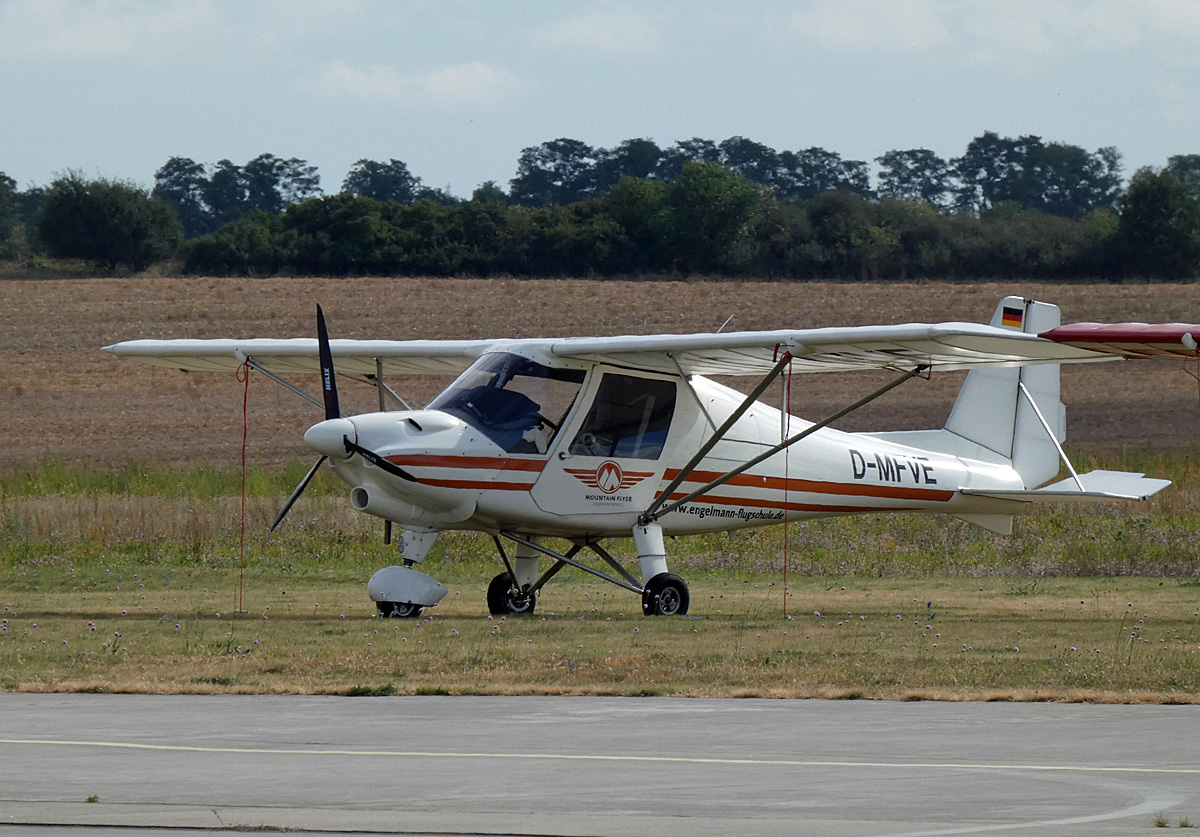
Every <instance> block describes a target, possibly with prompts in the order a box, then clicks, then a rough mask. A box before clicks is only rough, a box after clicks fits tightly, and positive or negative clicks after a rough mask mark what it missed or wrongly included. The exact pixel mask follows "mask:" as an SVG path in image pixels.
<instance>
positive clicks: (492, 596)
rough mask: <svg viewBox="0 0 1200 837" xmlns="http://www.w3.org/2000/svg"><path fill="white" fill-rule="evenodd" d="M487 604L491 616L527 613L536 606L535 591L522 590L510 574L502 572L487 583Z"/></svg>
mask: <svg viewBox="0 0 1200 837" xmlns="http://www.w3.org/2000/svg"><path fill="white" fill-rule="evenodd" d="M487 604H488V613H490V614H492V615H493V616H515V615H528V614H530V613H533V609H534V608H535V607H537V593H535V592H533V591H532V590H529V591H525V592H522V590H521V588H519V587H517V586H516V584H514V583H513V578H512V576H511V575H509V574H508V573H507V572H502V573H500V575H498V576H496V577H495V578H493V579H492V583H491V584H489V585H488V590H487Z"/></svg>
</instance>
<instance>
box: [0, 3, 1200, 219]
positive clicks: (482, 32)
mask: <svg viewBox="0 0 1200 837" xmlns="http://www.w3.org/2000/svg"><path fill="white" fill-rule="evenodd" d="M984 131H995V132H996V133H998V134H1000V135H1001V136H1014V137H1015V136H1021V135H1026V134H1034V135H1037V136H1040V137H1041V138H1042V139H1043V140H1045V141H1057V142H1066V143H1071V144H1074V145H1079V146H1082V147H1084V148H1085V149H1087V150H1089V151H1094V150H1096V149H1097V148H1100V147H1104V146H1115V147H1116V148H1117V149H1118V150H1119V151H1120V152H1121V153H1122V155H1123V160H1124V172H1125V174H1126V176H1128V175H1130V174H1132V173H1133V172H1134V171H1135V170H1136V169H1137V168H1139V167H1142V166H1162V165H1164V164H1165V163H1166V161H1167V158H1168V157H1170V156H1171V155H1173V154H1187V153H1200V0H793V2H769V0H730V2H718V1H717V0H688V1H687V2H684V0H680V1H679V2H669V1H668V0H644V2H629V3H620V2H613V0H608V2H603V3H601V2H589V1H587V0H554V1H553V2H552V1H551V0H510V2H497V0H0V171H2V172H5V173H6V174H8V176H10V177H12V178H13V179H14V180H16V181H17V184H18V187H19V188H26V187H28V186H29V185H47V184H49V182H50V181H51V180H53V179H54V177H55V176H56V175H57V174H61V173H63V172H65V171H67V170H74V171H78V172H81V173H82V174H84V175H85V176H89V177H91V176H96V177H99V176H103V177H110V178H120V179H124V180H132V181H135V182H137V183H140V184H143V185H146V186H150V185H152V184H153V181H154V173H155V171H157V170H158V168H159V167H161V166H162V165H163V163H165V162H166V161H167V160H168V159H169V158H171V157H175V156H179V157H188V158H191V159H193V160H195V161H196V162H199V163H204V164H207V165H210V166H211V165H213V164H215V163H216V162H217V161H219V160H222V159H229V160H232V161H233V162H234V163H238V164H243V163H245V162H247V161H249V160H250V159H252V158H253V157H255V156H257V155H259V154H262V153H271V154H274V155H276V156H278V157H283V158H291V157H297V158H300V159H303V160H306V161H308V162H309V163H310V164H312V165H315V166H316V167H317V168H318V171H319V173H320V175H321V185H322V187H323V189H324V190H325V191H326V192H336V191H338V190H339V189H340V186H341V182H342V180H343V178H344V177H345V175H346V173H347V171H349V169H350V168H351V166H353V164H354V163H355V161H357V160H359V159H364V158H365V159H371V160H382V161H386V160H389V159H392V158H395V159H399V160H402V161H404V162H405V163H406V164H407V165H408V167H409V170H410V171H411V172H412V173H413V174H415V175H417V176H418V177H420V178H421V180H422V181H423V182H424V183H425V184H426V185H428V186H433V187H438V188H448V189H449V190H450V191H451V192H452V193H453V194H456V195H460V196H463V197H466V196H469V195H470V193H471V191H472V190H473V189H474V188H475V187H476V186H478V185H479V184H480V183H483V182H484V181H487V180H493V181H496V182H497V183H499V184H500V185H501V186H502V187H504V188H507V185H508V181H509V180H510V179H511V178H512V177H513V176H514V174H515V173H516V167H517V160H518V158H519V156H520V153H521V150H522V149H523V148H526V147H529V146H536V145H539V144H541V143H543V142H547V141H550V140H553V139H556V138H559V137H570V138H573V139H578V140H582V141H583V142H585V143H587V144H589V145H592V146H595V147H604V148H608V147H612V146H615V145H617V144H618V143H620V142H621V141H622V140H626V139H631V138H635V137H647V138H650V139H652V140H654V141H656V142H657V143H659V144H660V145H662V146H664V147H665V146H669V145H671V144H673V143H674V142H676V141H678V140H684V139H690V138H692V137H702V138H706V139H712V140H715V141H718V142H719V141H720V140H723V139H725V138H727V137H731V136H738V135H740V136H745V137H748V138H750V139H752V140H755V141H757V142H760V143H764V144H766V145H768V146H770V147H772V148H775V149H777V150H785V149H788V150H799V149H803V148H809V147H813V146H820V147H823V148H825V149H827V150H830V151H836V152H837V153H839V154H841V155H842V157H843V158H846V159H852V160H865V161H868V162H869V161H873V160H874V159H875V158H876V157H879V156H880V155H882V154H884V153H885V152H887V151H890V150H898V149H910V148H929V149H932V150H933V151H935V152H937V153H938V154H940V155H941V156H943V157H946V158H950V157H954V156H958V155H960V154H961V153H962V152H963V151H964V150H965V148H966V146H967V143H969V142H970V140H971V139H972V138H974V137H977V136H979V135H980V134H982V133H983V132H984Z"/></svg>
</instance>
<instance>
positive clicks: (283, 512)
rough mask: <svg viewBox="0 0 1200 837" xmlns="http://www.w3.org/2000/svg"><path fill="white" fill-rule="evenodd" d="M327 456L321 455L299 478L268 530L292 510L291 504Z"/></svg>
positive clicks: (298, 496) (270, 530)
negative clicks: (302, 477) (300, 478)
mask: <svg viewBox="0 0 1200 837" xmlns="http://www.w3.org/2000/svg"><path fill="white" fill-rule="evenodd" d="M328 458H329V457H328V456H322V457H321V458H320V459H318V460H317V464H316V465H313V466H312V467H311V468H309V469H308V473H307V474H305V475H304V479H302V480H300V484H299V485H298V486H296V488H295V490H294V491H292V493H291V494H289V495H288V498H287V502H286V503H284V504H283V508H282V509H280V510H279V514H277V515H275V522H274V523H272V524H271V528H270V529H268V530H267V531H268V532H274V531H275V528H276V527H277V526H279V524H280V523H283V519H284V518H285V517H287V513H288V512H290V511H291V510H292V506H293V505H294V504H295V502H296V501H297V500H299V499H300V495H301V494H303V493H304V489H306V488H308V484H309V483H310V482H312V478H313V477H315V476H316V475H317V469H318V468H320V467H321V466H322V465H324V464H325V460H326V459H328Z"/></svg>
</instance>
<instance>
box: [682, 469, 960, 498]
mask: <svg viewBox="0 0 1200 837" xmlns="http://www.w3.org/2000/svg"><path fill="white" fill-rule="evenodd" d="M678 475H679V470H678V469H677V468H670V469H668V470H667V473H666V474H665V475H664V479H666V480H668V481H670V480H673V479H675V477H677V476H678ZM722 476H724V474H722V473H720V472H718V471H693V472H692V473H690V474H688V475H687V477H685V478H684V482H698V483H709V482H712V481H713V480H715V479H717V478H719V477H722ZM723 485H736V486H739V487H742V488H765V489H770V490H772V491H801V492H806V493H809V494H834V495H840V496H851V497H884V498H887V499H889V500H932V501H935V502H937V501H940V502H945V501H947V500H949V499H950V498H952V497H953V496H954V492H953V491H948V490H946V489H940V488H905V487H904V486H899V485H897V486H891V485H868V484H866V483H863V484H857V483H844V482H825V481H821V480H804V479H784V478H783V477H767V476H756V475H754V474H738V475H737V476H736V477H733V478H732V479H728V480H726V481H725V482H724V483H723ZM680 496H684V495H680ZM701 496H704V495H701ZM671 499H675V498H674V497H672V498H671ZM696 501H697V502H704V500H702V499H700V498H697V500H696Z"/></svg>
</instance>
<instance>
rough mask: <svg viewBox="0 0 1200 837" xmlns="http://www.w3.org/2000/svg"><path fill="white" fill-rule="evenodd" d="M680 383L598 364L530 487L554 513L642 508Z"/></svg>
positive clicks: (657, 472)
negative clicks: (580, 403) (580, 402)
mask: <svg viewBox="0 0 1200 837" xmlns="http://www.w3.org/2000/svg"><path fill="white" fill-rule="evenodd" d="M678 389H679V383H678V381H677V380H676V379H674V378H668V377H665V376H653V375H648V374H642V373H631V372H629V371H626V370H618V369H605V368H603V367H598V368H597V369H596V371H595V373H594V374H593V375H592V377H591V379H590V381H589V384H588V386H587V387H586V388H585V393H584V401H583V403H584V404H586V405H587V407H586V409H576V410H575V411H573V414H572V416H573V418H572V420H571V422H570V423H569V426H567V427H564V428H563V430H564V432H562V433H560V434H558V436H557V438H556V439H555V445H554V448H553V449H552V451H551V456H550V460H549V461H548V462H547V463H546V467H545V469H544V470H543V471H542V474H541V476H540V477H538V480H537V482H536V483H534V486H533V491H532V495H533V500H534V502H535V503H537V505H538V506H539V507H540V508H541V509H542V510H544V511H547V512H551V513H554V514H596V513H620V512H624V513H629V512H638V511H641V510H642V509H644V508H646V506H648V505H649V504H650V501H651V500H652V499H653V498H654V492H655V490H656V489H657V487H658V485H659V482H660V480H661V478H662V475H663V470H664V468H665V467H666V463H665V459H664V452H665V451H666V450H667V444H668V440H669V438H670V436H671V430H672V426H673V424H674V420H675V411H676V405H677V402H678V400H679V397H678Z"/></svg>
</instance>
